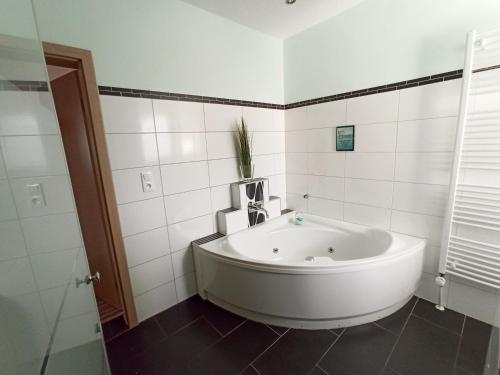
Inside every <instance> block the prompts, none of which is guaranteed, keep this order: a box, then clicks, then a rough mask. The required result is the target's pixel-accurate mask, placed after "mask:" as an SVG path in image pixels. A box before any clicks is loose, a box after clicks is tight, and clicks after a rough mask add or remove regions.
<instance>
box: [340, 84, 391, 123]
mask: <svg viewBox="0 0 500 375" xmlns="http://www.w3.org/2000/svg"><path fill="white" fill-rule="evenodd" d="M398 101H399V91H389V92H385V93H381V94H373V95H366V96H360V97H357V98H352V99H348V100H347V123H349V124H370V123H376V122H394V121H397V119H398Z"/></svg>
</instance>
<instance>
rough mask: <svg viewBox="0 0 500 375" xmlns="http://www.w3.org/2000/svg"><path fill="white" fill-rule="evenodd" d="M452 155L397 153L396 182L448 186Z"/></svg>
mask: <svg viewBox="0 0 500 375" xmlns="http://www.w3.org/2000/svg"><path fill="white" fill-rule="evenodd" d="M452 166H453V154H452V153H427V154H426V153H397V154H396V175H395V179H396V181H402V182H417V183H424V184H438V185H448V183H449V182H450V172H451V169H452Z"/></svg>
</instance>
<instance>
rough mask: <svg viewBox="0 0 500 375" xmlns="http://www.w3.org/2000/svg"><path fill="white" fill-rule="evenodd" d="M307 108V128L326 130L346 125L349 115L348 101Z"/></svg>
mask: <svg viewBox="0 0 500 375" xmlns="http://www.w3.org/2000/svg"><path fill="white" fill-rule="evenodd" d="M306 108H307V127H308V128H309V129H311V128H325V127H335V126H339V125H345V123H346V114H347V101H346V100H337V101H334V102H328V103H321V104H315V105H311V106H308V107H306Z"/></svg>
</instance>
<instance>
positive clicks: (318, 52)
mask: <svg viewBox="0 0 500 375" xmlns="http://www.w3.org/2000/svg"><path fill="white" fill-rule="evenodd" d="M481 26H500V1H499V0H365V2H363V3H361V4H360V5H358V6H356V7H354V8H352V9H350V10H348V11H346V12H344V13H342V14H340V15H338V16H337V17H334V18H332V19H330V20H328V21H325V22H323V23H321V24H319V25H316V26H314V27H312V28H310V29H308V30H306V31H304V32H302V33H300V34H298V35H295V36H293V37H291V38H289V39H287V40H286V41H285V43H284V62H285V66H284V74H285V102H286V103H291V102H296V101H299V100H305V99H311V98H316V97H321V96H326V95H332V94H337V93H341V92H346V91H352V90H358V89H363V88H367V87H373V86H378V85H382V84H386V83H391V82H399V81H402V80H407V79H412V78H418V77H421V76H426V75H430V74H436V73H442V72H446V71H450V70H455V69H460V68H462V67H463V60H464V44H465V36H466V32H467V31H469V30H471V29H474V28H476V27H481Z"/></svg>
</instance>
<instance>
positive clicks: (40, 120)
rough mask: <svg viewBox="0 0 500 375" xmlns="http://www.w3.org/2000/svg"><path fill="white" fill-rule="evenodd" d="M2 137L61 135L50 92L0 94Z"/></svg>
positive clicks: (6, 92) (5, 92)
mask: <svg viewBox="0 0 500 375" xmlns="http://www.w3.org/2000/svg"><path fill="white" fill-rule="evenodd" d="M0 103H2V111H1V112H0V135H40V134H59V124H58V123H57V119H56V116H55V113H54V105H53V102H52V95H51V94H50V93H49V92H26V91H17V92H16V91H2V92H0Z"/></svg>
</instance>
